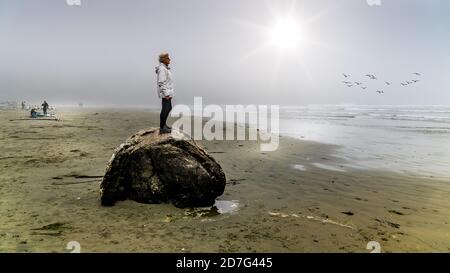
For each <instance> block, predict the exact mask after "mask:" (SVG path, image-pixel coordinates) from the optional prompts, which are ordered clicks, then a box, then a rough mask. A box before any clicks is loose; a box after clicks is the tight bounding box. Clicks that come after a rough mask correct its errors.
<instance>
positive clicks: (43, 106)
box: [42, 100, 48, 115]
mask: <svg viewBox="0 0 450 273" xmlns="http://www.w3.org/2000/svg"><path fill="white" fill-rule="evenodd" d="M42 110H43V111H44V115H47V110H48V103H47V101H45V100H44V103H43V104H42Z"/></svg>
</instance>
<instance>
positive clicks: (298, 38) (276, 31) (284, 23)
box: [270, 19, 305, 49]
mask: <svg viewBox="0 0 450 273" xmlns="http://www.w3.org/2000/svg"><path fill="white" fill-rule="evenodd" d="M304 39H305V37H304V33H303V31H302V29H301V26H300V25H299V24H298V23H296V22H295V21H294V20H293V19H279V20H277V22H276V24H275V26H274V27H272V28H271V29H270V41H271V43H272V44H273V45H275V46H277V47H278V48H280V49H292V48H298V47H299V46H300V45H301V44H302V42H303V41H304Z"/></svg>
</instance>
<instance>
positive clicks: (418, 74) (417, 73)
mask: <svg viewBox="0 0 450 273" xmlns="http://www.w3.org/2000/svg"><path fill="white" fill-rule="evenodd" d="M414 74H415V75H417V76H422V74H420V73H419V72H416V73H414Z"/></svg>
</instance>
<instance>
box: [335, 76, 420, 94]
mask: <svg viewBox="0 0 450 273" xmlns="http://www.w3.org/2000/svg"><path fill="white" fill-rule="evenodd" d="M342 75H343V76H344V78H345V79H348V78H351V77H352V76H351V75H349V74H345V73H342ZM414 75H416V76H419V77H420V76H422V74H420V73H419V72H416V73H414ZM365 77H367V78H368V80H375V81H376V80H378V78H377V77H376V76H375V75H372V74H367V75H365ZM418 82H420V80H418V79H415V80H410V81H406V82H401V83H400V84H401V86H408V85H410V84H415V83H418ZM343 83H344V84H345V85H347V87H349V88H351V87H354V86H355V87H360V88H361V89H362V90H366V89H367V86H365V85H364V83H362V82H354V81H343ZM384 83H385V84H386V85H387V86H391V85H392V82H386V81H385V82H384ZM375 92H376V93H378V94H384V91H383V90H377V91H375Z"/></svg>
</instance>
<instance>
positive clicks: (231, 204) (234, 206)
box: [185, 200, 239, 217]
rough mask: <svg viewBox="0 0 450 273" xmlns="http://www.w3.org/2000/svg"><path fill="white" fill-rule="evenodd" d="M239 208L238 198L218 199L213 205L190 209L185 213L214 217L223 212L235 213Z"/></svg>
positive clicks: (192, 215) (187, 214)
mask: <svg viewBox="0 0 450 273" xmlns="http://www.w3.org/2000/svg"><path fill="white" fill-rule="evenodd" d="M238 209H239V201H238V200H232V201H226V200H216V203H214V205H213V206H212V207H207V208H193V209H189V210H187V211H186V212H185V215H186V216H191V217H214V216H217V215H221V214H228V213H233V212H235V211H237V210H238Z"/></svg>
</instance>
